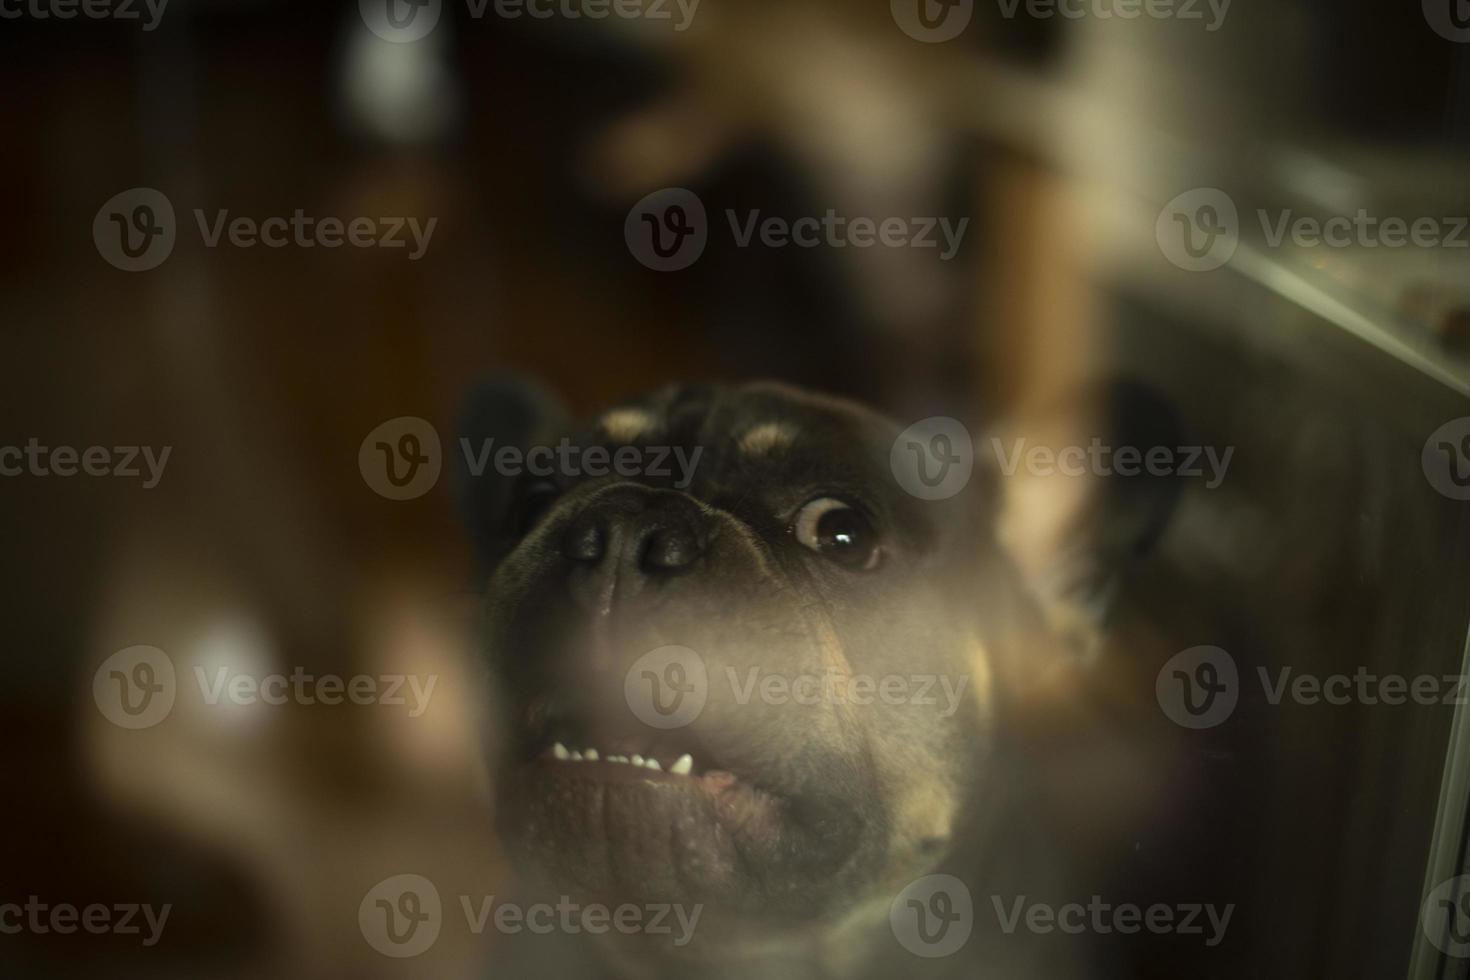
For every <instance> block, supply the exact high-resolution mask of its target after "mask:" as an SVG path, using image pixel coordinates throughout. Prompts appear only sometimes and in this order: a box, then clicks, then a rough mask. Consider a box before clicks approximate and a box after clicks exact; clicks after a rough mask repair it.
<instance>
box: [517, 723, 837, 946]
mask: <svg viewBox="0 0 1470 980" xmlns="http://www.w3.org/2000/svg"><path fill="white" fill-rule="evenodd" d="M651 757H652V758H658V761H659V764H660V767H659V769H657V770H654V769H651V768H648V767H647V766H646V765H645V766H635V765H633V764H632V762H631V761H630V762H615V761H610V760H608V759H607V758H605V757H599V758H598V759H597V760H596V761H589V760H587V759H586V758H583V759H582V760H571V759H565V760H563V759H559V758H557V757H556V755H555V754H553V753H552V752H549V751H548V752H546V753H543V754H542V755H540V756H538V757H537V758H535V759H533V760H531V761H529V762H525V763H523V764H521V765H519V766H517V767H516V769H515V770H514V772H513V773H512V774H511V776H510V779H509V780H508V782H507V783H506V784H505V787H504V788H505V793H504V794H503V795H502V798H501V802H502V821H503V829H504V830H505V832H506V835H507V838H508V840H509V842H510V844H511V847H512V849H513V851H514V852H515V853H516V854H517V856H519V857H520V858H522V859H524V860H525V861H526V862H527V863H528V864H529V867H528V869H527V870H529V871H531V872H533V874H534V875H535V877H537V878H538V879H540V880H542V881H543V882H544V883H546V884H548V885H550V886H551V887H553V888H555V889H559V890H561V891H563V892H565V893H566V894H568V895H569V896H571V897H572V898H573V899H580V900H582V901H586V902H601V903H604V904H606V905H608V906H611V907H616V906H618V905H621V904H624V903H634V904H642V905H653V904H673V903H681V904H684V905H695V904H698V905H700V906H702V907H703V909H704V912H705V915H706V918H705V921H706V922H707V924H708V925H710V926H715V925H716V924H719V927H720V928H721V929H729V930H733V931H740V930H741V928H742V927H743V926H750V927H752V928H760V929H762V930H764V931H767V932H768V931H769V930H770V929H771V927H772V925H776V926H778V927H780V928H783V929H791V928H797V929H799V928H800V927H801V926H802V925H803V924H804V923H810V922H811V921H813V920H815V919H819V918H821V917H822V915H823V912H824V910H825V909H827V908H829V907H831V906H832V905H834V904H836V903H838V902H841V901H842V900H843V895H842V894H841V892H842V886H841V885H840V884H838V879H840V878H841V877H843V876H842V875H840V874H834V872H835V871H837V870H838V869H842V868H851V867H852V865H853V863H854V859H855V856H856V855H857V854H858V852H859V851H860V850H861V847H862V841H863V838H864V837H865V836H866V835H865V834H864V833H863V828H864V822H863V820H862V818H861V817H860V816H859V815H858V811H859V810H861V807H860V806H858V805H851V806H847V807H841V806H834V805H833V803H832V802H831V801H827V802H823V803H820V804H818V803H815V802H813V801H811V800H809V799H804V798H802V797H799V796H796V797H788V796H783V795H781V794H780V793H779V792H776V791H773V790H770V789H767V788H764V787H762V786H760V785H757V784H756V783H755V782H754V781H752V780H750V779H747V778H743V777H742V776H740V775H736V774H735V773H732V772H730V771H728V770H725V769H708V770H704V771H697V770H692V771H690V772H687V773H684V772H679V771H678V770H679V769H680V768H682V767H680V766H679V765H678V757H677V756H672V755H671V756H670V758H659V757H658V756H651ZM671 770H673V771H671ZM829 808H830V809H832V810H834V811H845V812H843V813H840V814H838V813H834V814H833V815H832V816H830V817H829V816H824V815H823V814H826V813H827V812H828V811H829ZM849 897H850V896H849Z"/></svg>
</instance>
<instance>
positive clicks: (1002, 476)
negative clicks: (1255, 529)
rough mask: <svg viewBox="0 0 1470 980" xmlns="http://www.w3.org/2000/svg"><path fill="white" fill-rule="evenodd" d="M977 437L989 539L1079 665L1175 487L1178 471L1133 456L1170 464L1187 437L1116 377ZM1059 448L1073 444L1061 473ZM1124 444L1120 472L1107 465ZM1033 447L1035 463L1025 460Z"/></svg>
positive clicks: (1168, 409) (1143, 393) (1175, 420)
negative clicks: (988, 483)
mask: <svg viewBox="0 0 1470 980" xmlns="http://www.w3.org/2000/svg"><path fill="white" fill-rule="evenodd" d="M987 442H988V443H989V444H990V445H991V446H993V447H995V449H996V452H995V454H994V455H995V457H996V460H995V462H996V463H997V464H998V466H999V468H1000V470H1001V471H1002V472H1001V473H999V474H997V476H998V480H999V483H1000V485H1001V488H1002V491H1001V497H1002V506H1001V511H1000V514H999V516H998V527H997V534H998V537H999V539H1000V541H1001V543H1002V544H1003V546H1004V547H1005V548H1006V550H1007V551H1008V552H1009V553H1010V555H1011V557H1012V559H1013V561H1014V562H1015V563H1016V564H1017V565H1018V566H1019V568H1020V569H1021V572H1022V576H1023V578H1024V580H1025V582H1026V585H1027V586H1028V588H1029V591H1030V592H1031V593H1032V595H1033V596H1034V597H1035V599H1036V600H1037V604H1038V606H1039V607H1040V610H1041V612H1042V614H1043V616H1044V617H1045V618H1046V620H1047V622H1048V623H1049V624H1050V626H1051V627H1052V628H1053V629H1054V630H1055V631H1056V632H1057V633H1059V634H1061V635H1062V636H1064V637H1065V638H1066V639H1067V640H1068V641H1070V646H1071V648H1072V649H1073V650H1074V651H1075V652H1078V653H1080V654H1081V655H1082V656H1083V657H1084V658H1085V657H1087V656H1089V655H1091V654H1092V653H1093V652H1094V651H1095V650H1096V649H1097V648H1098V646H1099V645H1100V641H1101V639H1102V636H1103V634H1104V633H1105V631H1106V629H1107V626H1108V620H1109V615H1110V613H1111V612H1112V611H1113V609H1114V605H1115V602H1116V600H1117V598H1118V596H1119V593H1120V591H1121V588H1122V586H1123V584H1124V583H1125V581H1126V580H1127V577H1128V575H1129V573H1130V571H1132V570H1133V569H1134V568H1136V567H1137V566H1138V565H1139V564H1140V563H1141V562H1142V561H1143V560H1145V559H1146V558H1147V556H1148V555H1149V553H1150V552H1151V551H1152V550H1153V549H1154V547H1155V545H1156V544H1157V543H1158V541H1159V539H1160V537H1161V536H1162V535H1163V533H1164V531H1165V529H1166V527H1167V525H1168V522H1169V519H1170V517H1171V515H1172V513H1173V511H1174V509H1175V505H1176V503H1177V501H1178V498H1179V494H1180V491H1181V489H1182V484H1183V482H1184V478H1183V477H1181V475H1180V474H1178V473H1177V472H1164V469H1165V468H1164V467H1163V466H1154V467H1153V470H1154V472H1150V467H1149V466H1147V465H1143V463H1142V460H1143V459H1144V458H1145V457H1146V455H1147V454H1148V452H1149V451H1150V450H1151V449H1156V448H1157V449H1162V450H1167V451H1168V453H1169V458H1170V459H1171V460H1172V465H1173V466H1174V467H1177V466H1179V465H1180V456H1179V455H1178V450H1179V449H1180V447H1183V446H1186V445H1188V444H1190V443H1191V442H1194V440H1191V439H1190V438H1189V437H1188V435H1187V433H1186V431H1185V429H1184V427H1183V425H1182V424H1181V422H1180V419H1179V417H1178V415H1177V413H1176V412H1175V410H1174V408H1173V406H1172V405H1171V404H1170V403H1169V402H1168V401H1167V400H1166V399H1165V398H1164V397H1163V396H1162V395H1161V394H1160V393H1159V392H1157V391H1156V390H1154V389H1153V388H1151V387H1149V386H1147V385H1145V384H1142V383H1139V382H1136V381H1116V382H1111V383H1108V384H1105V385H1095V386H1091V387H1089V388H1087V389H1086V390H1084V391H1081V392H1079V393H1078V394H1077V395H1076V396H1075V397H1073V398H1068V399H1066V400H1065V401H1063V402H1060V403H1056V404H1052V405H1050V406H1048V407H1046V408H1045V409H1042V410H1039V411H1034V412H1022V413H1020V415H1019V417H1018V418H1017V420H1016V421H1015V423H1014V424H1013V425H1011V426H1008V427H1007V431H1003V432H998V433H994V434H992V436H991V438H990V439H988V440H987ZM1064 447H1074V449H1073V451H1071V452H1070V454H1069V462H1067V463H1066V464H1065V466H1064V462H1063V460H1062V458H1061V456H1060V453H1061V451H1062V449H1063V448H1064ZM1125 447H1131V449H1132V450H1133V451H1135V452H1137V454H1138V459H1139V461H1138V462H1135V463H1131V464H1129V465H1128V466H1127V467H1126V469H1128V470H1135V469H1136V472H1127V473H1124V472H1119V470H1120V469H1124V468H1125V467H1121V466H1119V465H1118V461H1117V460H1113V459H1112V458H1111V457H1112V456H1114V455H1115V454H1116V452H1117V451H1118V450H1120V449H1123V448H1125ZM1038 449H1039V450H1040V452H1041V456H1040V460H1041V463H1042V465H1039V466H1038V465H1036V460H1037V457H1036V456H1032V455H1028V453H1032V452H1034V451H1037V450H1038ZM1079 450H1080V453H1079ZM1003 456H1004V457H1008V458H1005V459H1002V458H1001V457H1003ZM1079 457H1080V464H1079ZM1162 458H1163V457H1162V456H1159V457H1158V459H1160V460H1162ZM1079 465H1080V469H1081V472H1078V470H1079Z"/></svg>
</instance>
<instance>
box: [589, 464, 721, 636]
mask: <svg viewBox="0 0 1470 980" xmlns="http://www.w3.org/2000/svg"><path fill="white" fill-rule="evenodd" d="M703 527H704V521H703V519H702V515H701V514H700V512H699V508H698V505H697V504H695V502H694V501H692V500H691V499H689V498H688V497H687V496H685V495H684V494H682V493H678V492H677V491H672V490H656V489H653V488H651V487H641V486H620V487H614V488H610V489H608V490H604V491H602V492H600V493H598V494H597V495H596V496H595V497H593V498H592V499H591V500H590V501H588V503H587V505H586V506H585V507H584V508H583V509H582V511H581V513H579V514H578V515H577V516H576V517H574V518H573V519H572V520H571V521H570V522H569V523H568V524H567V527H566V530H565V531H564V532H563V533H562V538H561V551H562V555H563V556H564V557H565V558H567V560H568V561H570V562H572V563H573V565H574V568H573V572H572V577H573V591H574V593H575V594H577V595H578V597H579V598H581V599H584V600H588V601H591V602H594V603H595V604H596V606H597V608H599V609H602V610H606V609H608V608H609V607H610V605H611V603H612V602H613V601H615V600H619V599H623V598H630V597H632V596H634V595H637V594H638V593H639V592H641V591H643V589H644V587H645V586H647V585H648V584H649V581H650V580H655V579H659V578H662V577H666V576H671V575H676V574H678V573H679V572H682V571H684V570H686V569H688V568H689V567H690V566H691V565H693V564H694V563H695V562H696V561H698V560H699V557H700V556H701V555H702V554H703V553H704V534H703Z"/></svg>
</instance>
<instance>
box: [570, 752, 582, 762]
mask: <svg viewBox="0 0 1470 980" xmlns="http://www.w3.org/2000/svg"><path fill="white" fill-rule="evenodd" d="M572 761H573V762H581V761H582V753H580V752H578V751H577V750H576V749H573V750H572Z"/></svg>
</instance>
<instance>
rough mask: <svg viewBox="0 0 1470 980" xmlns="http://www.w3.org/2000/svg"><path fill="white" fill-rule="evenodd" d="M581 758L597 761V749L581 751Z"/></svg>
mask: <svg viewBox="0 0 1470 980" xmlns="http://www.w3.org/2000/svg"><path fill="white" fill-rule="evenodd" d="M582 758H584V759H586V760H587V761H588V762H596V761H597V750H596V749H588V750H587V751H586V752H583V753H582Z"/></svg>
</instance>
